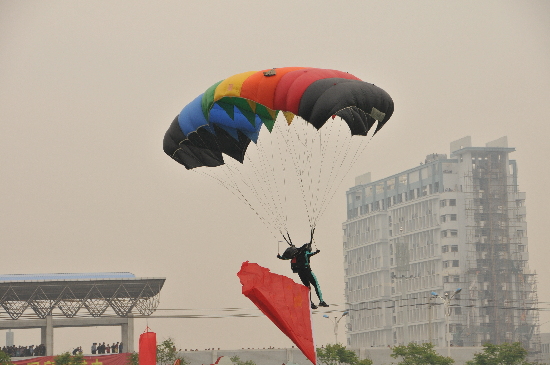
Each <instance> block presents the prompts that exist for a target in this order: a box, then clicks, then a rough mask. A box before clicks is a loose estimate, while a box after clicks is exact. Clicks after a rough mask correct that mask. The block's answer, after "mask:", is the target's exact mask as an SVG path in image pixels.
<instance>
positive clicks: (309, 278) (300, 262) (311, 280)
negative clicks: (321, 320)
mask: <svg viewBox="0 0 550 365" xmlns="http://www.w3.org/2000/svg"><path fill="white" fill-rule="evenodd" d="M313 232H315V228H313V229H312V230H311V239H310V241H309V242H307V243H306V244H304V245H303V246H302V247H300V248H296V246H294V245H293V244H292V241H291V240H290V236H289V237H288V240H287V238H286V237H285V236H284V235H283V237H284V239H285V241H286V242H287V243H288V244H289V245H290V247H289V248H288V249H287V251H285V253H283V256H281V255H279V254H277V258H278V259H280V260H291V262H290V268H291V269H292V272H294V273H297V274H298V276H299V277H300V280H302V283H303V284H304V285H305V286H307V287H308V288H309V289H310V290H311V284H313V287H314V288H315V292H316V293H317V297H318V298H319V306H320V307H328V304H327V303H325V301H324V300H323V293H322V292H321V287H320V286H319V282H318V281H317V277H316V276H315V274H314V273H313V271H311V266H310V263H309V258H310V257H311V256H313V255H317V254H318V253H319V252H321V250H316V251H315V252H312V251H311V244H312V242H313ZM311 309H317V306H316V305H315V304H314V303H313V301H311Z"/></svg>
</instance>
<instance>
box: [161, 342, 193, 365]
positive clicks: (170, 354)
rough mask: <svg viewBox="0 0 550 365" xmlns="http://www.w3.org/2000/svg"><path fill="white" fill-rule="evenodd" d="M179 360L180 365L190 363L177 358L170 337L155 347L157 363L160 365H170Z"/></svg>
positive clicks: (181, 357) (176, 352)
mask: <svg viewBox="0 0 550 365" xmlns="http://www.w3.org/2000/svg"><path fill="white" fill-rule="evenodd" d="M176 360H180V365H189V364H190V362H189V361H187V360H185V358H183V356H178V351H177V350H176V345H175V343H174V340H173V339H171V338H170V337H169V338H167V339H166V340H164V341H162V343H161V344H160V345H157V363H158V364H161V365H172V364H173V363H174V361H176Z"/></svg>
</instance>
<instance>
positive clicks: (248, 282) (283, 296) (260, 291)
mask: <svg viewBox="0 0 550 365" xmlns="http://www.w3.org/2000/svg"><path fill="white" fill-rule="evenodd" d="M237 276H238V277H239V279H240V280H241V284H242V285H243V294H244V295H245V296H246V297H248V299H250V300H251V301H252V302H253V303H254V304H256V306H257V307H258V308H259V309H260V310H261V311H262V312H263V313H264V314H265V315H266V316H267V317H268V318H269V319H270V320H271V321H272V322H273V323H275V325H276V326H277V327H279V329H280V330H281V331H283V333H284V334H285V335H287V336H288V338H290V339H291V340H292V342H294V343H295V344H296V346H298V348H299V349H300V350H302V352H303V353H304V355H305V356H306V357H307V358H308V359H309V360H310V361H311V362H312V363H313V364H316V363H317V359H316V357H315V345H314V344H313V333H312V330H311V310H310V307H309V289H308V288H307V287H305V286H303V285H301V284H296V283H295V282H294V281H293V280H292V279H290V278H287V277H286V276H283V275H277V274H273V273H272V272H270V271H269V269H266V268H265V267H261V266H260V265H258V264H255V263H249V262H248V261H246V262H243V264H242V266H241V271H239V273H238V274H237ZM140 365H141V364H140Z"/></svg>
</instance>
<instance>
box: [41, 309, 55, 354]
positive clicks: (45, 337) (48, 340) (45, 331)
mask: <svg viewBox="0 0 550 365" xmlns="http://www.w3.org/2000/svg"><path fill="white" fill-rule="evenodd" d="M40 335H41V336H40V337H41V340H42V343H43V344H44V345H45V346H46V356H53V323H52V316H51V315H48V316H46V327H42V328H41V331H40Z"/></svg>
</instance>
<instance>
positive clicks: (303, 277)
mask: <svg viewBox="0 0 550 365" xmlns="http://www.w3.org/2000/svg"><path fill="white" fill-rule="evenodd" d="M298 276H299V277H300V280H302V284H304V286H307V287H308V288H310V289H311V287H310V285H309V274H308V272H307V271H305V270H300V271H298Z"/></svg>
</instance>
